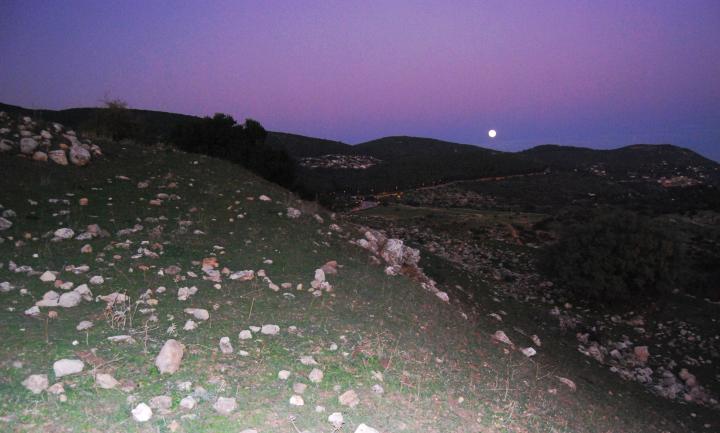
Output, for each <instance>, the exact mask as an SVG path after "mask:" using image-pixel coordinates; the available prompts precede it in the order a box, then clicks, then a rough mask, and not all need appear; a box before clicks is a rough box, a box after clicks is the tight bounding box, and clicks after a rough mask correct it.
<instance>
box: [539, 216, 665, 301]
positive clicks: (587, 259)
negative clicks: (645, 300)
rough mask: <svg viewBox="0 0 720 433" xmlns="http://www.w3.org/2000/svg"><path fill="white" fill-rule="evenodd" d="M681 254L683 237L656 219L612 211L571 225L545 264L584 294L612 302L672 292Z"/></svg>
mask: <svg viewBox="0 0 720 433" xmlns="http://www.w3.org/2000/svg"><path fill="white" fill-rule="evenodd" d="M678 258H679V247H678V243H677V242H675V241H674V240H673V239H671V238H670V237H669V236H667V235H666V234H664V233H663V232H661V231H660V230H658V229H656V228H654V227H653V226H652V222H651V220H649V219H647V218H643V217H641V216H639V215H637V214H634V213H631V212H626V211H611V212H605V213H601V214H596V215H593V216H591V217H590V218H589V219H588V220H585V221H577V222H574V223H571V224H569V225H568V226H566V228H565V229H564V230H562V231H561V235H560V239H559V241H558V242H557V243H556V244H554V245H552V246H551V247H549V248H548V249H547V250H546V251H545V252H544V256H543V259H542V261H541V269H543V270H544V272H545V273H546V274H548V276H549V277H550V278H552V279H554V280H555V282H557V283H558V284H559V285H560V286H561V287H564V288H565V289H567V290H568V291H569V292H571V293H572V294H574V295H576V296H578V297H581V298H589V299H593V300H599V301H605V302H612V301H621V300H628V299H631V298H634V297H638V296H646V295H661V294H664V293H667V292H669V291H670V290H672V287H673V283H674V280H675V275H676V267H677V266H676V263H677V261H678Z"/></svg>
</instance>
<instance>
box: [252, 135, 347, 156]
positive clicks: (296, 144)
mask: <svg viewBox="0 0 720 433" xmlns="http://www.w3.org/2000/svg"><path fill="white" fill-rule="evenodd" d="M266 143H267V144H269V145H270V146H271V147H273V148H275V149H284V150H285V151H286V152H287V153H288V155H290V156H291V157H293V158H295V159H299V158H306V157H313V156H320V155H328V154H349V153H352V152H353V146H350V145H349V144H345V143H343V142H341V141H331V140H324V139H322V138H314V137H305V136H303V135H297V134H288V133H285V132H268V136H267V139H266Z"/></svg>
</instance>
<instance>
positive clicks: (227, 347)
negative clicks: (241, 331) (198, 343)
mask: <svg viewBox="0 0 720 433" xmlns="http://www.w3.org/2000/svg"><path fill="white" fill-rule="evenodd" d="M220 351H221V352H222V353H224V354H226V355H227V354H229V353H233V347H232V344H231V343H230V337H222V338H221V339H220Z"/></svg>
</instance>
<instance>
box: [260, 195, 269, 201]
mask: <svg viewBox="0 0 720 433" xmlns="http://www.w3.org/2000/svg"><path fill="white" fill-rule="evenodd" d="M258 199H259V200H260V201H272V199H271V198H270V197H268V196H266V195H265V194H263V195H261V196H260V197H258Z"/></svg>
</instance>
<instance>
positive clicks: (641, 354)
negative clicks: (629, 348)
mask: <svg viewBox="0 0 720 433" xmlns="http://www.w3.org/2000/svg"><path fill="white" fill-rule="evenodd" d="M633 352H634V354H635V359H637V361H638V362H639V363H640V364H645V363H646V362H647V360H648V358H649V357H650V351H649V350H648V347H647V346H635V347H634V348H633Z"/></svg>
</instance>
